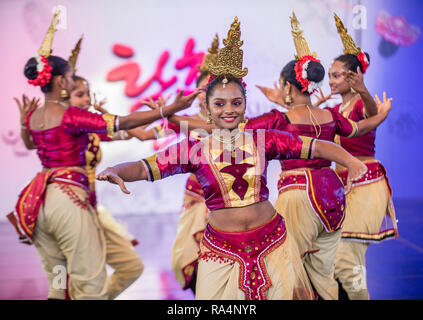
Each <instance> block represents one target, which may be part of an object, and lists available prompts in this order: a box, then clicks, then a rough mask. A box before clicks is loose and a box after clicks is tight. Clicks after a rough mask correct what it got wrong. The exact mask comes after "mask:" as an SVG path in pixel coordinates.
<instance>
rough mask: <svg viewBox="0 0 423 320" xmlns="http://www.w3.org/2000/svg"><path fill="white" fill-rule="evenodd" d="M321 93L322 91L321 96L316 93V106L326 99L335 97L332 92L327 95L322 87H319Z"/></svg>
mask: <svg viewBox="0 0 423 320" xmlns="http://www.w3.org/2000/svg"><path fill="white" fill-rule="evenodd" d="M319 93H320V97H319V96H318V95H317V94H315V96H316V97H317V101H316V103H315V104H314V106H315V107H318V106H320V105H321V104H322V103H325V102H326V101H328V100H330V99H333V97H332V94H329V95H327V96H325V95H324V94H323V91H322V89H321V88H319Z"/></svg>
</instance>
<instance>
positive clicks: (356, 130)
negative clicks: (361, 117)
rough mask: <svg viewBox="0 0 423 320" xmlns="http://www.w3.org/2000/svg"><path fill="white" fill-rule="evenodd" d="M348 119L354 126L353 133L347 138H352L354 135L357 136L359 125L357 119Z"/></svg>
mask: <svg viewBox="0 0 423 320" xmlns="http://www.w3.org/2000/svg"><path fill="white" fill-rule="evenodd" d="M347 120H348V122H349V123H350V124H351V125H352V127H353V131H352V132H351V134H350V135H349V136H348V137H347V138H352V137H355V135H356V134H357V132H358V125H357V122H355V121H352V120H351V119H347Z"/></svg>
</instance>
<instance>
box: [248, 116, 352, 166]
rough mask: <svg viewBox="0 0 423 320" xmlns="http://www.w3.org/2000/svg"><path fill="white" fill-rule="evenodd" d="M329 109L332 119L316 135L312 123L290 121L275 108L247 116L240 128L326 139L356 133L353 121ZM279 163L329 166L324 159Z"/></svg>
mask: <svg viewBox="0 0 423 320" xmlns="http://www.w3.org/2000/svg"><path fill="white" fill-rule="evenodd" d="M329 111H330V112H331V113H332V117H333V121H331V122H328V123H324V124H320V127H321V132H320V134H319V136H318V137H317V136H316V129H315V127H314V126H313V125H309V124H294V123H291V122H290V120H289V118H288V116H287V115H286V114H285V113H283V112H280V111H278V110H276V109H273V110H271V111H270V112H267V113H265V114H263V115H260V116H258V117H256V118H249V119H248V120H247V123H246V124H245V125H242V127H240V129H242V130H247V129H250V130H257V129H267V130H270V129H275V130H282V131H287V132H291V133H294V134H297V135H301V136H307V137H312V138H318V139H319V140H327V141H334V139H335V135H337V134H338V135H342V136H345V137H353V136H354V135H355V134H356V133H357V124H356V123H355V122H354V121H351V120H349V119H346V118H344V117H342V116H341V115H340V114H339V113H337V112H335V111H334V110H330V109H329ZM281 165H282V168H283V169H284V170H291V169H296V168H310V169H320V168H323V167H330V161H328V160H324V159H283V160H281Z"/></svg>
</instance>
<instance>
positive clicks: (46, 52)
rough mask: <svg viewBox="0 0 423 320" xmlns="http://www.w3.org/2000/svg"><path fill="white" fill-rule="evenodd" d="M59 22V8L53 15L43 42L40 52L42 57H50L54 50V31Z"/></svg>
mask: <svg viewBox="0 0 423 320" xmlns="http://www.w3.org/2000/svg"><path fill="white" fill-rule="evenodd" d="M58 22H59V10H58V9H57V10H56V12H55V13H54V15H53V19H52V20H51V23H50V26H49V27H48V31H47V34H46V35H45V37H44V40H43V43H42V44H41V47H40V49H39V50H38V54H39V55H40V56H42V57H45V58H48V57H49V56H50V55H51V52H52V51H53V50H52V49H51V45H52V44H53V37H54V33H55V32H56V31H57V24H58Z"/></svg>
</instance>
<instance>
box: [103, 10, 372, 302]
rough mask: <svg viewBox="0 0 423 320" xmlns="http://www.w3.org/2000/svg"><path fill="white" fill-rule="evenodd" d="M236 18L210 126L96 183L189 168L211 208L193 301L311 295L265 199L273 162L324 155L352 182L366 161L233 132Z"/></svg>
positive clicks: (325, 148) (241, 102)
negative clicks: (197, 135)
mask: <svg viewBox="0 0 423 320" xmlns="http://www.w3.org/2000/svg"><path fill="white" fill-rule="evenodd" d="M240 35H241V34H240V23H239V21H238V19H237V18H235V20H234V22H233V23H232V25H231V28H230V30H229V32H228V38H227V39H225V40H224V41H223V42H224V44H225V48H223V49H222V50H221V51H220V52H219V55H218V59H217V62H216V64H215V65H210V66H209V70H210V72H211V74H212V76H211V77H210V82H209V84H208V86H207V91H206V103H207V108H208V111H209V116H210V119H211V121H212V122H213V124H214V126H215V128H216V129H218V130H214V131H213V133H212V135H209V136H207V137H205V138H203V139H202V140H201V141H199V140H193V139H189V138H188V139H186V140H184V141H181V142H180V143H178V144H176V145H173V146H171V147H169V148H167V149H166V150H165V151H163V152H160V153H158V154H155V155H153V156H151V157H148V158H146V159H143V160H141V161H137V162H131V163H123V164H120V165H117V166H115V167H112V168H107V169H106V170H105V171H103V172H102V173H100V174H99V175H98V176H97V178H98V179H99V180H107V181H109V182H111V183H115V184H118V185H119V186H120V188H121V190H122V191H123V192H124V193H129V191H128V190H127V189H126V186H125V184H124V182H125V181H128V182H129V181H138V180H150V181H156V180H159V179H162V178H166V177H169V176H171V175H174V174H180V173H187V172H191V173H194V174H195V176H196V177H197V179H198V181H199V183H200V184H201V186H202V189H203V191H204V194H205V199H206V205H207V207H208V208H209V210H210V213H209V222H208V224H207V227H206V231H205V233H204V237H203V239H202V241H201V245H200V247H201V252H200V258H199V266H198V275H197V287H196V298H197V299H313V298H314V294H313V291H312V289H311V286H310V284H309V281H308V279H307V275H306V273H305V270H304V267H303V265H302V263H301V259H300V253H299V251H298V248H297V246H296V244H295V241H294V239H293V238H291V236H290V235H289V234H288V235H287V233H286V228H285V222H284V219H283V217H282V216H281V215H280V214H278V213H277V212H276V211H275V209H274V208H273V207H272V205H271V204H270V202H269V201H268V196H269V191H268V189H267V186H266V168H267V165H268V161H270V160H272V159H278V160H281V159H289V158H303V159H309V158H313V157H323V158H327V159H328V160H333V161H337V162H340V163H341V164H343V165H346V166H347V167H348V168H349V174H350V176H349V178H350V179H353V180H354V179H358V178H359V177H361V175H362V174H363V173H364V172H365V169H366V168H365V166H364V165H363V164H362V163H361V162H360V161H359V160H357V159H355V158H354V157H352V156H350V155H349V154H348V153H346V152H345V151H344V150H343V149H342V148H340V147H338V146H336V145H335V144H333V143H330V142H325V141H320V140H317V139H313V138H310V137H299V136H297V135H295V134H289V133H285V132H281V131H276V130H256V131H254V132H243V131H240V130H239V129H238V126H239V125H240V123H241V121H243V119H244V115H245V110H246V99H245V98H246V96H245V84H244V82H243V80H242V77H244V76H245V75H246V74H247V72H248V70H247V69H246V68H244V69H243V68H242V56H243V52H242V50H241V49H240V46H241V45H242V44H243V42H242V41H241V40H240Z"/></svg>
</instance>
